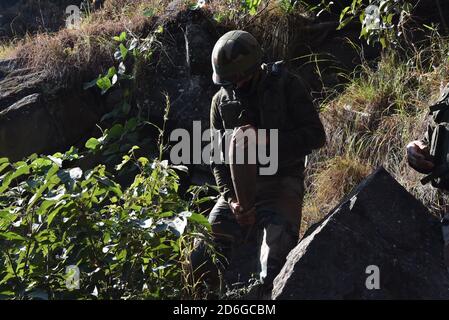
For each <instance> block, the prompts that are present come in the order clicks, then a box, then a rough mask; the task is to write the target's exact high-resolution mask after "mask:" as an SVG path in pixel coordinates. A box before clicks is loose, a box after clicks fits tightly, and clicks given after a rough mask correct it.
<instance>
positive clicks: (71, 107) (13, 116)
mask: <svg viewBox="0 0 449 320" xmlns="http://www.w3.org/2000/svg"><path fill="white" fill-rule="evenodd" d="M11 65H14V63H13V62H12V61H10V62H9V63H8V64H6V63H4V69H8V66H9V67H10V68H12V67H11ZM1 67H2V64H1V61H0V71H1ZM7 71H8V72H9V71H11V70H9V69H8V70H7ZM44 79H45V77H43V75H42V74H39V73H32V72H30V71H29V70H14V71H12V72H10V73H8V74H7V75H6V76H5V77H4V78H3V79H2V78H1V74H0V157H9V158H10V159H11V160H12V161H16V160H19V159H21V158H22V157H25V156H27V155H29V154H31V153H43V152H54V151H55V150H61V149H62V150H64V148H66V147H68V146H70V145H73V144H76V143H77V142H78V141H79V140H80V139H82V138H83V137H85V136H86V134H89V133H90V132H91V131H92V129H93V128H95V124H96V123H97V122H98V120H99V119H100V117H101V115H102V114H104V113H105V112H106V110H105V107H104V104H103V103H102V101H101V100H100V99H99V98H98V97H97V96H96V95H95V94H93V93H92V92H88V91H84V90H82V89H80V90H73V89H72V90H68V89H64V88H57V87H53V88H49V87H48V84H47V83H46V82H45V80H44Z"/></svg>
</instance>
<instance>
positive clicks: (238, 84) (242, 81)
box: [234, 75, 253, 89]
mask: <svg viewBox="0 0 449 320" xmlns="http://www.w3.org/2000/svg"><path fill="white" fill-rule="evenodd" d="M252 78H253V75H249V76H247V77H246V78H243V79H240V80H238V81H237V82H236V83H235V84H234V85H235V87H236V88H237V89H240V88H243V87H244V86H245V85H246V84H247V83H248V82H249V81H251V79H252Z"/></svg>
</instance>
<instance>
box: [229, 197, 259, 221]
mask: <svg viewBox="0 0 449 320" xmlns="http://www.w3.org/2000/svg"><path fill="white" fill-rule="evenodd" d="M229 207H230V208H231V211H232V213H233V214H234V215H235V219H236V220H237V223H238V224H239V225H241V226H251V225H253V224H255V223H256V208H255V207H253V208H251V209H249V210H244V209H243V207H242V206H241V205H240V204H239V203H238V202H237V201H236V200H231V201H230V203H229Z"/></svg>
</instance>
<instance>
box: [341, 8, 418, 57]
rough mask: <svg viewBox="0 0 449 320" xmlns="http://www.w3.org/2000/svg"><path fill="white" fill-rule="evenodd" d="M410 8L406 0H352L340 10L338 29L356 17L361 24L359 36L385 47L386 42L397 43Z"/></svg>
mask: <svg viewBox="0 0 449 320" xmlns="http://www.w3.org/2000/svg"><path fill="white" fill-rule="evenodd" d="M412 9H413V5H412V4H411V2H410V1H408V0H369V3H368V5H366V4H365V3H364V2H363V1H362V0H353V1H352V3H351V5H350V6H347V7H345V8H344V9H343V10H342V11H341V14H340V25H339V27H338V29H342V28H344V27H345V26H346V25H348V24H349V23H350V22H351V21H353V20H354V19H355V18H356V17H358V18H359V20H360V23H361V24H362V28H361V32H360V37H361V38H364V39H365V40H366V41H367V43H368V44H375V43H380V44H381V45H382V48H384V49H385V48H386V47H387V46H388V44H391V45H396V44H397V39H398V38H399V37H400V36H401V35H402V34H403V32H402V30H403V27H404V25H405V24H406V22H407V20H408V18H409V17H410V15H411V11H412Z"/></svg>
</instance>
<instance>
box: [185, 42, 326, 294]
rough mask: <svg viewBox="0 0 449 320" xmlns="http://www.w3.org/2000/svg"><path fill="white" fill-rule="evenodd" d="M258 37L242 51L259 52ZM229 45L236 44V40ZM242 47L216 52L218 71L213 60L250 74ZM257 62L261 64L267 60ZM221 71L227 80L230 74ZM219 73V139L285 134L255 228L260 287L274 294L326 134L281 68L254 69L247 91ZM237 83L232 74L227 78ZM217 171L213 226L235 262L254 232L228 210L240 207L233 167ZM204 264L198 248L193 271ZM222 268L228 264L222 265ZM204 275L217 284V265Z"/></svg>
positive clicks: (303, 93) (214, 117) (214, 120)
mask: <svg viewBox="0 0 449 320" xmlns="http://www.w3.org/2000/svg"><path fill="white" fill-rule="evenodd" d="M240 36H241V34H240ZM251 37H252V36H251V35H249V34H244V40H245V42H246V43H245V42H243V45H245V44H247V43H250V44H251V45H257V43H255V44H254V42H255V40H254V39H253V38H251ZM233 38H236V36H235V35H232V37H231V40H233ZM227 41H228V42H227V43H229V37H228V38H227ZM219 42H220V40H219ZM219 42H217V43H219ZM241 46H242V45H239V44H238V43H234V42H233V43H232V46H230V47H231V49H230V50H229V52H226V51H225V52H220V53H215V49H214V53H213V54H212V60H213V65H214V67H215V65H217V63H216V62H215V61H214V59H215V60H216V59H222V60H223V59H229V60H233V61H235V60H237V62H236V63H235V64H234V65H237V66H238V67H239V68H238V69H239V70H242V69H244V68H243V66H246V65H248V61H245V59H246V60H248V56H246V57H245V56H243V57H241V56H240V55H239V54H234V52H244V53H245V50H247V51H248V48H245V47H241ZM216 47H217V46H216ZM228 48H229V45H228ZM250 49H251V48H250ZM255 59H256V60H259V59H260V56H259V55H257V56H256V58H255ZM234 65H231V66H234ZM228 70H229V68H228ZM218 71H221V73H220V74H225V75H226V72H225V71H226V70H218ZM231 71H232V70H231ZM216 73H219V72H217V70H216V69H214V82H215V83H216V84H221V85H222V87H221V89H220V90H219V91H218V92H217V93H216V94H215V96H214V97H213V99H212V104H211V111H210V126H211V130H212V134H214V132H217V131H218V133H219V135H220V137H222V138H224V136H225V135H226V134H227V133H226V129H234V128H236V127H240V126H243V125H247V124H251V125H253V126H254V127H255V128H263V129H278V146H279V149H278V160H279V167H278V171H277V173H276V174H275V175H272V176H261V175H258V176H257V178H256V185H255V188H256V202H255V207H256V225H255V226H254V227H253V228H252V230H254V231H255V232H256V233H257V235H258V242H259V248H260V252H259V260H260V263H259V272H260V280H262V282H263V283H264V285H265V286H266V287H267V288H269V287H270V286H271V285H272V281H273V280H274V278H275V276H276V275H277V274H278V272H279V271H280V268H281V267H282V266H283V264H284V262H285V258H286V256H287V254H288V252H289V251H290V250H291V249H292V248H293V247H294V246H295V245H296V243H297V241H298V236H299V227H300V222H301V207H302V200H303V195H304V167H305V157H306V156H307V155H308V154H309V153H310V152H311V151H312V150H313V149H316V148H320V147H322V146H323V145H324V143H325V133H324V128H323V125H322V123H321V121H320V119H319V116H318V113H317V111H316V110H315V108H314V106H313V104H312V102H311V99H310V95H309V93H308V91H307V89H306V87H305V86H304V84H303V82H302V80H301V79H300V78H299V77H297V76H295V75H293V74H291V73H289V72H288V71H287V70H286V68H285V66H284V64H283V63H282V62H278V63H274V64H269V65H267V64H262V65H260V64H259V65H257V66H255V67H254V66H251V68H250V69H248V70H247V71H245V72H244V73H242V74H240V79H242V78H244V77H245V76H247V75H248V74H253V77H252V80H251V81H250V83H249V84H247V85H246V87H245V88H243V89H233V88H231V87H230V86H227V85H228V84H229V82H226V81H224V79H222V78H220V77H218V76H216ZM230 77H231V74H230V75H229V76H228V77H227V78H228V79H229V78H230ZM230 82H235V81H232V80H231V81H230ZM215 152H221V153H223V152H224V150H214V149H212V155H214V153H215ZM212 159H213V157H212ZM211 167H212V170H213V173H214V176H215V179H216V182H217V185H218V187H219V190H220V193H221V197H220V198H219V200H218V201H217V203H216V205H215V206H214V208H213V209H212V211H211V213H210V214H209V222H210V223H211V226H212V232H213V237H214V240H215V242H216V245H217V248H218V249H219V251H220V252H221V253H222V254H223V255H224V256H225V257H226V258H229V257H230V255H231V252H232V248H234V247H235V246H237V245H239V243H241V242H242V241H243V240H244V239H245V237H246V233H247V232H248V228H247V227H241V226H240V225H239V224H238V223H237V221H236V219H235V216H234V214H233V213H232V211H231V209H230V206H229V204H228V203H229V201H230V200H231V199H236V195H235V191H234V187H233V182H232V179H231V172H230V167H229V165H228V164H218V163H214V162H212V163H211ZM205 260H207V254H206V253H205V252H204V246H202V244H199V245H198V247H197V248H196V250H195V252H194V253H193V255H192V264H193V269H195V268H196V267H198V266H199V265H200V264H202V263H203V262H205ZM209 262H210V261H209ZM223 265H224V266H225V265H226V263H225V262H223ZM205 271H209V272H211V273H212V274H211V278H215V274H214V270H213V268H212V264H210V263H209V264H208V265H203V268H202V270H201V271H200V273H201V272H205Z"/></svg>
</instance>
